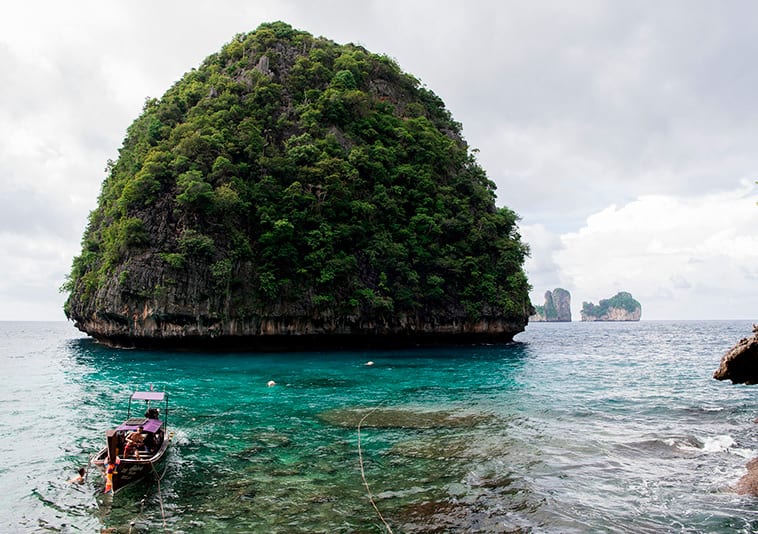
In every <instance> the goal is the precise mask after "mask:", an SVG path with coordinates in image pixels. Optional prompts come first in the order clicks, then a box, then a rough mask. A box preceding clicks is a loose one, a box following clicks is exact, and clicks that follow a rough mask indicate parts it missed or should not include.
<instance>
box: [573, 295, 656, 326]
mask: <svg viewBox="0 0 758 534" xmlns="http://www.w3.org/2000/svg"><path fill="white" fill-rule="evenodd" d="M581 314H582V321H639V320H640V318H641V317H642V305H641V304H640V303H639V302H638V301H637V300H635V299H634V297H632V295H631V294H630V293H627V292H624V291H622V292H619V293H617V294H616V295H614V296H613V297H611V298H609V299H602V300H600V303H599V304H597V305H596V304H593V303H591V302H584V303H582V310H581Z"/></svg>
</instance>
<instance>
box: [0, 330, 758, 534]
mask: <svg viewBox="0 0 758 534" xmlns="http://www.w3.org/2000/svg"><path fill="white" fill-rule="evenodd" d="M750 331H751V325H750V323H749V322H747V321H741V322H705V321H702V322H650V321H648V322H646V321H642V322H639V323H570V324H566V323H537V324H532V325H529V326H528V327H527V331H526V332H524V333H522V334H519V335H518V336H517V337H516V342H514V343H512V344H508V345H500V346H486V347H458V348H447V349H429V350H408V351H402V352H370V351H364V352H330V353H325V352H315V353H295V354H193V353H169V352H140V351H118V350H112V349H108V348H105V347H101V346H99V345H97V344H96V343H93V342H92V341H91V340H89V339H86V338H81V337H79V336H78V335H77V333H76V331H75V330H74V329H73V327H72V326H71V325H70V324H66V323H0V376H2V377H3V388H0V414H1V415H2V417H0V433H1V434H2V435H3V436H5V437H4V439H2V440H0V487H2V489H3V491H2V492H0V531H2V532H48V531H53V532H98V531H103V530H106V531H110V532H129V531H131V532H162V531H164V530H165V531H167V532H386V531H387V527H386V526H385V525H384V523H383V522H382V519H381V518H380V517H379V515H378V514H377V512H376V511H375V509H374V508H373V507H372V505H371V503H370V502H369V499H368V496H367V489H366V486H365V485H364V482H363V479H362V478H361V470H360V464H359V456H358V433H357V428H356V427H357V423H358V421H359V420H360V419H361V418H362V417H364V416H366V418H365V421H364V423H363V427H362V429H361V447H362V453H363V461H364V470H365V471H364V474H365V479H366V482H367V483H368V486H369V489H370V491H371V494H372V495H373V498H374V502H375V504H376V507H377V509H378V510H379V512H380V513H381V516H382V517H383V518H384V520H385V521H386V522H387V525H388V526H389V528H391V529H392V531H393V532H514V531H515V532H662V531H663V532H740V531H742V532H751V531H755V530H756V529H758V507H757V506H756V505H758V499H756V498H753V497H749V496H739V495H736V494H735V493H734V492H733V491H732V489H731V488H732V487H733V486H734V485H735V484H736V482H737V480H739V478H740V476H741V475H742V474H744V473H745V467H744V466H745V463H746V462H747V461H748V460H749V459H751V458H753V457H754V456H758V432H757V427H758V425H756V424H754V423H753V419H754V418H755V417H756V416H757V415H758V399H756V393H758V386H753V387H750V386H733V385H731V384H727V383H720V382H717V381H715V380H713V379H712V378H711V374H712V372H713V370H714V369H715V368H716V367H717V365H718V361H719V358H720V356H721V354H723V353H724V352H725V351H726V350H727V349H728V348H729V347H731V346H732V345H733V344H734V343H735V342H736V341H737V340H738V339H740V338H741V337H744V336H746V335H748V334H749V333H750ZM368 361H373V362H374V365H370V366H369V365H366V362H368ZM269 380H274V381H275V382H276V386H274V387H267V382H268V381H269ZM150 384H152V385H154V387H156V388H157V389H164V388H165V389H166V390H167V391H168V392H169V394H170V401H171V411H170V413H169V426H170V427H171V428H173V430H174V432H175V437H174V446H173V448H172V450H171V453H170V455H169V457H168V460H167V463H166V466H165V472H162V475H163V476H162V479H161V480H160V483H158V481H157V480H155V479H152V480H146V481H145V482H143V483H141V484H138V485H135V486H132V487H130V488H128V489H125V490H124V491H123V492H120V493H119V494H117V495H116V496H115V497H112V496H108V495H103V494H102V493H101V492H102V480H101V479H100V476H99V475H98V473H97V472H96V471H94V470H91V471H90V472H89V476H88V479H87V482H86V483H85V484H82V485H75V484H69V483H68V482H67V480H68V479H69V478H70V477H71V476H72V475H73V474H74V473H75V471H76V469H77V468H78V467H79V466H81V465H84V464H86V462H87V460H88V458H89V456H90V455H91V454H92V453H93V452H94V451H95V450H96V449H97V448H99V447H100V446H101V444H102V441H103V436H104V431H105V429H106V428H109V427H111V426H113V425H114V424H115V423H117V422H118V421H119V420H121V419H123V417H124V415H125V410H126V400H127V398H128V395H129V393H130V392H131V391H132V390H133V389H135V388H144V387H147V386H149V385H150Z"/></svg>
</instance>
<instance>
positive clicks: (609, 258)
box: [538, 183, 758, 319]
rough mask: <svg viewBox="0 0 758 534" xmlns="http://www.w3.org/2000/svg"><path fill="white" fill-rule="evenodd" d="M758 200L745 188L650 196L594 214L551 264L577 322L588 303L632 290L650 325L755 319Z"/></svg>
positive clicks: (568, 238) (566, 236)
mask: <svg viewBox="0 0 758 534" xmlns="http://www.w3.org/2000/svg"><path fill="white" fill-rule="evenodd" d="M756 201H758V192H756V187H755V186H753V184H748V183H744V184H743V185H742V186H741V187H739V188H736V189H734V190H731V191H726V192H722V193H714V194H708V195H702V196H692V197H673V196H665V195H650V196H644V197H640V198H639V199H637V200H635V201H633V202H630V203H628V204H626V205H624V206H622V207H620V208H618V207H616V206H609V207H608V208H606V209H604V210H602V211H600V212H598V213H595V214H593V215H591V216H590V217H588V218H587V221H586V224H585V225H584V226H583V227H582V228H580V229H579V230H578V231H576V232H571V233H566V234H564V235H562V236H561V238H560V240H561V244H562V247H561V248H558V249H557V250H556V251H555V252H554V254H553V257H552V259H553V261H554V262H555V263H556V265H557V266H558V269H559V271H560V278H561V280H562V282H563V283H564V284H565V285H564V286H563V287H566V289H569V290H570V291H571V293H572V308H574V310H576V311H574V314H575V316H576V317H579V313H578V311H579V309H580V308H581V302H582V301H591V302H595V303H597V301H598V300H600V299H601V298H608V297H610V296H612V295H614V294H615V293H616V292H618V291H629V292H631V293H632V294H633V295H634V296H635V298H637V300H639V301H640V302H641V303H642V304H643V318H646V319H694V318H719V319H727V318H734V319H748V318H755V317H756V316H758V308H756V303H758V286H756V284H755V281H756V279H758V237H757V236H756V235H755V228H757V227H758V207H757V206H756ZM538 303H541V302H538Z"/></svg>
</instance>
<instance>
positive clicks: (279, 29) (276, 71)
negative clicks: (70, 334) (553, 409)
mask: <svg viewBox="0 0 758 534" xmlns="http://www.w3.org/2000/svg"><path fill="white" fill-rule="evenodd" d="M107 172H108V175H107V177H106V179H105V181H104V182H103V184H102V191H101V193H100V196H99V200H98V206H97V208H96V209H95V210H94V211H93V212H92V213H91V214H90V217H89V224H88V226H87V229H86V231H85V233H84V236H83V239H82V252H81V254H80V255H78V256H77V257H76V258H75V259H74V261H73V266H72V269H71V273H70V275H69V279H68V282H67V284H66V286H65V289H66V290H68V291H69V292H70V295H69V298H68V300H67V302H66V305H65V311H66V314H67V316H68V317H70V318H73V319H74V320H76V321H77V322H85V321H86V320H87V319H88V318H92V317H95V316H97V317H106V318H108V319H109V320H112V321H114V324H116V323H119V324H121V323H124V322H129V321H130V320H131V319H130V317H133V316H134V313H135V312H136V311H139V310H141V309H143V308H144V307H145V306H147V307H148V308H150V309H151V310H157V311H155V314H156V316H157V317H159V318H160V319H161V320H163V321H175V322H176V321H178V322H179V323H181V322H182V321H189V320H196V319H197V316H198V315H199V314H202V315H204V317H205V318H204V319H203V320H204V321H210V320H215V318H219V317H221V318H226V319H230V318H231V319H234V318H250V317H267V316H272V315H276V316H310V317H315V316H320V317H328V318H331V320H341V318H348V319H349V320H359V319H360V320H371V321H375V322H377V323H383V322H391V321H393V320H394V318H396V317H398V316H410V317H424V318H427V319H429V320H431V321H432V322H433V321H435V320H442V319H439V318H442V317H444V318H447V319H445V320H448V319H449V318H451V317H455V318H456V320H459V319H461V318H463V319H465V320H478V319H479V318H482V317H493V316H496V317H500V318H505V319H507V320H512V321H516V322H525V319H526V315H528V311H529V310H528V309H529V299H528V289H529V286H528V283H527V279H526V276H525V274H524V272H523V269H522V265H523V261H524V258H525V255H526V254H527V246H526V245H525V244H523V243H522V242H521V240H520V236H519V234H518V228H517V225H516V222H517V216H516V215H515V213H514V212H513V211H511V210H510V209H508V208H497V207H496V206H495V193H494V189H495V188H494V184H493V183H492V182H491V181H489V180H488V179H487V176H486V174H485V172H484V171H483V170H482V168H481V167H480V166H479V165H478V164H477V163H476V161H475V159H474V157H473V155H472V154H471V152H470V151H469V149H468V146H467V145H466V143H465V141H464V140H463V138H462V136H461V125H460V124H458V123H457V122H455V121H454V120H453V119H452V117H451V116H450V113H449V112H448V111H447V109H445V107H444V104H443V103H442V101H441V100H440V99H439V97H437V96H436V95H435V94H434V93H432V92H431V91H429V90H428V89H426V88H424V87H423V86H422V85H421V84H420V83H419V81H418V80H417V79H415V78H414V77H412V76H410V75H408V74H406V73H403V72H402V71H401V70H400V69H399V67H398V66H397V64H396V63H395V62H394V61H392V60H391V59H389V58H388V57H386V56H381V55H376V54H372V53H370V52H368V51H367V50H365V49H364V48H362V47H360V46H356V45H352V44H348V45H338V44H335V43H334V42H332V41H329V40H327V39H324V38H315V37H313V36H312V35H310V34H308V33H306V32H302V31H298V30H295V29H293V28H292V27H290V26H289V25H287V24H284V23H281V22H275V23H270V24H263V25H261V26H260V27H259V28H258V29H257V30H256V31H254V32H251V33H249V34H240V35H237V36H236V37H235V38H234V39H233V40H232V41H231V42H230V43H228V44H226V45H225V46H224V47H223V48H222V49H221V51H220V52H218V53H216V54H213V55H211V56H210V57H208V58H207V59H206V60H205V61H204V62H203V63H202V65H201V66H200V67H199V68H197V69H193V70H191V71H190V72H188V73H187V74H186V75H185V76H184V77H183V78H182V79H181V80H180V81H178V82H177V83H176V84H175V85H173V86H172V87H171V88H170V89H169V90H168V91H167V92H166V93H165V94H164V95H163V96H162V97H161V98H160V99H148V100H147V101H146V102H145V106H144V109H143V112H142V114H141V115H140V116H139V117H138V118H137V119H136V120H135V121H134V123H133V124H132V125H131V126H130V127H129V128H128V129H127V132H126V137H125V139H124V142H123V146H122V147H121V149H120V151H119V157H118V160H117V161H115V162H109V165H108V169H107ZM114 299H117V300H118V302H119V306H116V305H115V304H114ZM117 308H118V309H117ZM193 317H194V319H192V318H193Z"/></svg>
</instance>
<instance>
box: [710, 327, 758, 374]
mask: <svg viewBox="0 0 758 534" xmlns="http://www.w3.org/2000/svg"><path fill="white" fill-rule="evenodd" d="M713 378H715V379H716V380H731V381H732V383H734V384H758V325H753V336H751V337H746V338H742V339H741V340H740V341H739V342H738V343H737V344H736V345H735V346H734V347H732V348H731V349H730V350H729V351H727V352H726V354H724V355H723V356H722V357H721V363H720V365H719V368H718V369H716V371H715V372H714V373H713Z"/></svg>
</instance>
